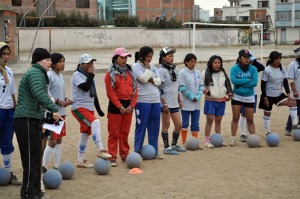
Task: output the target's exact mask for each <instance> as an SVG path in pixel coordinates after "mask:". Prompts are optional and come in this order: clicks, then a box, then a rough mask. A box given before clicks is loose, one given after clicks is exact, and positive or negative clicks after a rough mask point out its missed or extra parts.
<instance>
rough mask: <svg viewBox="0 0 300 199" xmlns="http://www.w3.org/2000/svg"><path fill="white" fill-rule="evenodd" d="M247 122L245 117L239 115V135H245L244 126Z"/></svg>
mask: <svg viewBox="0 0 300 199" xmlns="http://www.w3.org/2000/svg"><path fill="white" fill-rule="evenodd" d="M246 124H247V122H246V117H243V116H241V117H240V120H239V126H240V134H241V135H246V129H245V126H246Z"/></svg>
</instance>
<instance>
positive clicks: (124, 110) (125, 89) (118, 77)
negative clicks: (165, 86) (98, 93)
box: [105, 48, 138, 167]
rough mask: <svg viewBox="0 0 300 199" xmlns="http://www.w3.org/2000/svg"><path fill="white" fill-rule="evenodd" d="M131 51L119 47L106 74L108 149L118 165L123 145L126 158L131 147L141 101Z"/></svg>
mask: <svg viewBox="0 0 300 199" xmlns="http://www.w3.org/2000/svg"><path fill="white" fill-rule="evenodd" d="M128 57H131V54H130V53H128V51H127V50H126V49H125V48H117V49H115V51H114V54H113V57H112V65H111V66H110V67H109V69H108V71H107V73H106V76H105V85H106V93H107V97H108V99H109V104H108V115H107V118H108V124H107V126H108V127H107V128H108V152H109V153H110V154H111V155H112V158H111V166H112V167H116V166H117V162H116V159H117V152H118V145H119V153H120V157H121V159H122V160H123V161H125V159H126V157H127V155H128V153H129V150H130V147H129V144H128V135H129V131H130V125H131V120H132V111H133V108H134V107H135V105H136V102H137V96H138V93H137V86H136V80H135V79H134V77H133V72H132V70H131V67H130V66H129V65H128V64H127V58H128Z"/></svg>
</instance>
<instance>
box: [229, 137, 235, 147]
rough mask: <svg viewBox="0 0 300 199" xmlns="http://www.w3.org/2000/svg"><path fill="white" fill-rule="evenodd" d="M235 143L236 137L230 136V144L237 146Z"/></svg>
mask: <svg viewBox="0 0 300 199" xmlns="http://www.w3.org/2000/svg"><path fill="white" fill-rule="evenodd" d="M235 145H236V139H235V138H230V141H229V146H235Z"/></svg>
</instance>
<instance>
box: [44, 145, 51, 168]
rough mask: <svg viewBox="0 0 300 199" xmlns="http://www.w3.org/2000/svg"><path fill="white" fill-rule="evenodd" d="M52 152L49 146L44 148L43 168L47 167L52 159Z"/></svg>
mask: <svg viewBox="0 0 300 199" xmlns="http://www.w3.org/2000/svg"><path fill="white" fill-rule="evenodd" d="M53 151H54V148H52V147H50V146H46V148H45V151H44V156H43V166H44V167H45V168H47V167H48V164H49V162H50V161H51V159H52V157H53Z"/></svg>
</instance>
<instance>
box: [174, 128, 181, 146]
mask: <svg viewBox="0 0 300 199" xmlns="http://www.w3.org/2000/svg"><path fill="white" fill-rule="evenodd" d="M179 134H180V133H179V132H175V131H173V139H172V146H176V145H177V141H178V138H179Z"/></svg>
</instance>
